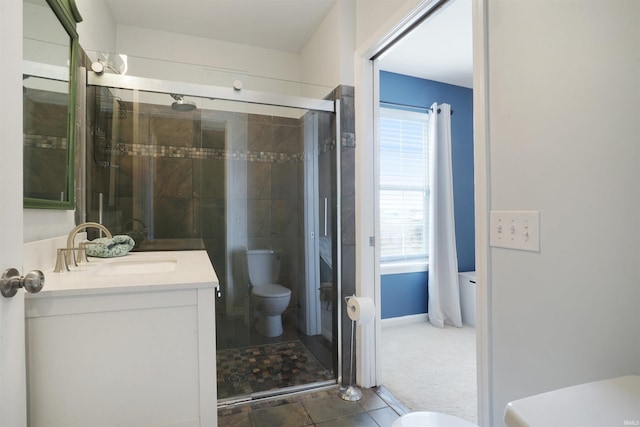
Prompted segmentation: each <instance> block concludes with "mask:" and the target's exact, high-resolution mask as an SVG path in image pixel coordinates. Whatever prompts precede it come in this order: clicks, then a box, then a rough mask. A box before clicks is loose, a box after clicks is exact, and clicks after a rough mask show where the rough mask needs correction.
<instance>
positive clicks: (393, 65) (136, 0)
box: [106, 0, 472, 87]
mask: <svg viewBox="0 0 640 427" xmlns="http://www.w3.org/2000/svg"><path fill="white" fill-rule="evenodd" d="M336 1H337V0H106V2H107V4H108V5H109V7H110V8H111V11H112V13H113V17H114V19H115V21H116V23H117V24H123V25H131V26H137V27H144V28H150V29H155V30H162V31H168V32H174V33H180V34H187V35H191V36H197V37H204V38H210V39H215V40H223V41H227V42H233V43H240V44H246V45H250V46H258V47H262V48H267V49H275V50H281V51H285V52H293V53H300V52H301V51H302V49H303V48H304V46H305V45H306V43H307V42H308V41H309V39H310V38H311V36H312V35H313V33H314V32H315V31H316V29H317V28H318V26H319V25H320V24H321V23H322V21H323V20H324V18H325V17H326V16H327V14H328V13H329V11H330V10H331V8H332V7H333V5H334V4H335V3H336ZM471 40H472V39H471V0H450V1H449V2H448V3H447V4H445V5H444V6H443V7H442V8H441V9H440V10H438V11H437V12H436V13H434V14H433V15H432V16H431V17H429V18H428V19H427V20H426V22H425V23H423V24H422V25H420V26H419V27H418V28H417V29H415V30H414V31H413V32H412V33H411V34H409V35H408V36H406V37H405V38H403V39H402V40H401V41H399V42H398V43H397V44H396V45H394V46H393V47H392V48H391V49H390V50H389V51H388V52H387V53H385V55H384V56H383V57H382V58H381V62H380V64H381V69H384V70H387V71H392V72H396V73H401V74H407V75H410V76H415V77H420V78H425V79H429V80H435V81H441V82H445V83H450V84H455V85H459V86H464V87H471V82H472V78H471V76H472V56H471V45H472V42H471Z"/></svg>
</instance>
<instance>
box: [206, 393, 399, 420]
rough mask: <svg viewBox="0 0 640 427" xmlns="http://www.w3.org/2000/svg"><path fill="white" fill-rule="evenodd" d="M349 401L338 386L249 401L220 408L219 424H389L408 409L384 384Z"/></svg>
mask: <svg viewBox="0 0 640 427" xmlns="http://www.w3.org/2000/svg"><path fill="white" fill-rule="evenodd" d="M362 394H363V396H362V399H360V400H359V401H357V402H347V401H345V400H342V399H341V398H340V397H338V389H337V388H335V389H330V390H325V391H318V392H310V393H306V394H301V395H298V396H294V397H286V398H282V399H277V400H270V401H264V402H259V403H250V404H245V405H241V406H235V407H231V408H222V409H219V410H218V426H219V427H302V426H318V427H390V426H391V424H393V422H394V421H395V420H396V419H397V418H398V417H399V416H400V415H402V414H406V413H408V412H410V411H409V409H408V408H407V407H405V406H404V405H403V404H402V403H401V402H399V401H398V400H397V399H395V398H394V397H393V395H391V393H389V391H388V390H386V389H385V388H384V387H376V388H370V389H364V390H362Z"/></svg>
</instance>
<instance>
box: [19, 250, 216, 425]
mask: <svg viewBox="0 0 640 427" xmlns="http://www.w3.org/2000/svg"><path fill="white" fill-rule="evenodd" d="M45 276H46V283H45V286H44V288H43V289H42V291H41V292H40V293H38V294H30V295H28V296H27V298H26V314H25V316H26V331H27V370H28V372H27V374H28V383H27V388H28V412H29V425H30V426H31V427H39V426H46V427H53V426H92V427H99V426H118V425H120V426H128V427H136V426H173V427H177V426H180V427H192V426H216V425H217V418H216V417H217V411H216V400H217V399H216V353H215V293H216V288H217V287H218V279H217V277H216V274H215V272H214V270H213V267H212V266H211V262H210V261H209V258H208V256H207V253H206V251H180V252H139V253H130V254H128V255H126V256H124V257H121V258H111V259H104V260H95V259H94V260H93V262H90V263H88V264H80V266H79V267H76V268H73V270H72V271H70V272H63V273H53V272H50V271H49V272H45Z"/></svg>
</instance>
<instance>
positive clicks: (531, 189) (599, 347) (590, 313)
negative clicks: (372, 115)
mask: <svg viewBox="0 0 640 427" xmlns="http://www.w3.org/2000/svg"><path fill="white" fill-rule="evenodd" d="M487 3H488V27H487V28H488V30H487V32H488V69H489V75H488V77H489V79H488V91H489V95H488V96H489V111H488V114H489V120H490V123H489V129H490V130H489V138H488V145H489V153H490V160H489V162H490V165H489V166H490V173H489V176H490V182H489V188H488V190H489V194H490V195H491V199H490V204H491V209H492V210H540V212H541V252H540V253H529V252H519V251H511V250H505V249H498V248H496V249H491V250H490V258H489V259H490V271H491V277H490V284H489V288H490V296H491V301H490V307H489V313H490V316H491V319H492V320H491V324H490V336H491V339H490V346H491V350H490V351H491V353H492V355H493V358H492V363H491V368H492V377H491V381H492V385H493V396H492V397H493V408H492V409H493V422H492V425H494V426H499V425H503V422H502V417H503V413H504V407H505V405H506V403H507V402H509V401H511V400H513V399H518V398H521V397H525V396H528V395H532V394H537V393H540V392H544V391H548V390H551V389H554V388H558V387H564V386H568V385H572V384H576V383H581V382H587V381H592V380H598V379H602V378H607V377H613V376H618V375H625V374H634V373H635V374H640V335H639V333H638V328H639V326H640V286H638V279H639V277H640V263H639V262H638V259H640V215H639V214H638V212H640V191H638V183H640V167H639V166H640V144H639V137H640V121H639V120H638V118H639V117H640V108H639V107H638V106H639V105H640V78H639V77H638V76H640V25H638V24H639V20H640V2H635V1H625V0H615V1H607V2H595V1H593V2H581V1H572V0H563V1H541V2H536V1H518V2H514V1H507V0H501V1H491V2H487Z"/></svg>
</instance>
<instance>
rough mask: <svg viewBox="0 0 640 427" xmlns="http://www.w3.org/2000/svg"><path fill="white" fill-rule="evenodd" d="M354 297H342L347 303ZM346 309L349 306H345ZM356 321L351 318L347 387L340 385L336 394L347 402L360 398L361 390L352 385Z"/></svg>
mask: <svg viewBox="0 0 640 427" xmlns="http://www.w3.org/2000/svg"><path fill="white" fill-rule="evenodd" d="M353 297H355V295H352V296H348V297H344V301H345V303H346V304H347V306H348V305H349V300H350V299H351V298H353ZM347 311H349V308H348V307H347ZM355 324H356V321H355V319H351V351H350V353H349V359H350V361H349V385H348V386H347V387H340V390H339V391H338V396H340V398H341V399H343V400H348V401H349V402H356V401H358V400H360V399H362V391H361V390H360V389H359V388H358V387H356V386H354V385H353V383H352V379H353V329H354V327H355Z"/></svg>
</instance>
